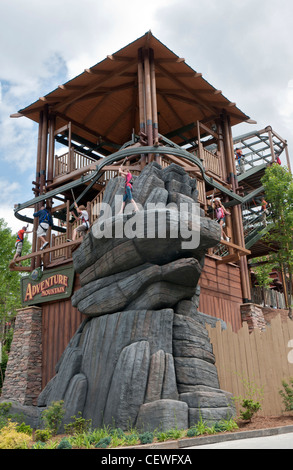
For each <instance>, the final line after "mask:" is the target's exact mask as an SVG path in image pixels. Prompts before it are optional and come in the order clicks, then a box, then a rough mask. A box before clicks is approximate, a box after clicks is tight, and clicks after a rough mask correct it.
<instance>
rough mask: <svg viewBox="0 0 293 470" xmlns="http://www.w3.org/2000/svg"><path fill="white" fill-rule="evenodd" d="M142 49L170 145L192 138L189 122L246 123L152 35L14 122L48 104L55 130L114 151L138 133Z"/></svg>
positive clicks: (35, 114) (62, 87) (34, 117)
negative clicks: (223, 117) (148, 56)
mask: <svg viewBox="0 0 293 470" xmlns="http://www.w3.org/2000/svg"><path fill="white" fill-rule="evenodd" d="M141 48H151V49H153V51H154V62H155V71H156V93H157V110H158V123H159V132H160V134H163V135H171V134H172V140H173V141H174V142H177V143H182V135H183V134H184V133H185V136H186V138H188V137H190V135H191V134H190V128H192V124H193V123H195V122H196V121H197V120H200V121H205V122H208V121H212V119H213V118H214V117H215V116H219V114H220V113H221V112H223V110H225V111H226V112H227V114H228V115H229V116H230V120H231V125H232V126H233V125H235V124H238V123H241V122H244V121H247V120H249V116H247V115H246V114H244V113H243V112H242V111H241V110H240V109H238V108H237V106H236V104H235V103H232V102H230V101H229V100H228V99H227V98H226V97H225V96H224V95H223V94H222V92H221V91H220V90H217V89H215V88H214V87H213V86H212V85H211V84H209V83H208V82H207V81H206V80H205V79H204V78H203V77H202V74H201V73H197V72H196V71H195V70H193V69H192V68H191V67H190V66H189V65H187V64H186V62H185V59H182V58H180V57H178V56H177V55H176V54H175V53H174V52H172V51H171V50H170V49H168V47H166V46H165V45H164V44H162V43H161V42H160V41H159V40H158V39H157V38H156V37H155V36H153V34H152V33H151V32H150V31H149V32H148V33H146V34H145V35H143V36H142V37H140V38H138V39H136V40H135V41H134V42H132V43H130V44H128V45H127V46H126V47H124V48H122V49H120V50H119V51H117V52H115V53H114V54H112V55H109V56H107V57H106V58H105V59H104V60H102V61H101V62H99V63H97V64H96V65H94V66H92V67H90V68H89V69H86V70H85V71H84V72H83V73H81V74H80V75H78V76H77V77H75V78H73V79H72V80H69V81H68V82H66V83H65V84H63V85H59V86H58V88H56V89H55V90H54V91H52V92H50V93H48V94H47V95H45V96H44V97H41V98H39V99H38V100H37V101H35V102H34V103H32V104H31V105H29V106H27V107H26V108H23V109H21V110H20V111H19V112H18V113H17V114H14V115H12V117H16V116H26V117H28V118H29V119H32V120H33V121H35V122H39V119H40V111H41V110H43V109H44V106H45V105H48V108H49V111H50V112H51V113H54V114H55V115H56V128H57V129H58V128H61V127H62V126H64V125H66V124H67V123H68V122H69V121H71V123H72V132H73V134H75V135H77V136H79V137H80V138H81V139H84V140H85V141H88V142H91V143H93V145H96V144H97V143H98V142H103V144H102V147H101V150H102V153H103V150H104V151H106V152H110V151H111V152H112V151H113V148H115V147H116V148H117V147H119V146H121V145H123V144H124V143H125V142H127V141H129V139H130V138H131V135H132V133H133V130H134V132H135V133H138V132H139V112H138V83H137V81H138V75H137V69H138V51H139V49H141ZM186 126H188V127H187V130H185V129H184V128H186Z"/></svg>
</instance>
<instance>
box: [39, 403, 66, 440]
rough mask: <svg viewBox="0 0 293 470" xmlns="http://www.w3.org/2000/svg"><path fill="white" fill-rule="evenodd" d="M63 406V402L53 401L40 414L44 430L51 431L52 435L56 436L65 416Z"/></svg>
mask: <svg viewBox="0 0 293 470" xmlns="http://www.w3.org/2000/svg"><path fill="white" fill-rule="evenodd" d="M63 405H64V401H63V400H60V401H54V402H52V403H51V405H50V406H49V407H48V408H47V409H46V410H44V411H43V413H42V420H43V421H44V423H45V426H46V429H49V430H50V431H52V434H53V435H55V434H57V432H58V429H59V427H60V425H61V423H62V419H63V417H64V414H65V409H64V406H63Z"/></svg>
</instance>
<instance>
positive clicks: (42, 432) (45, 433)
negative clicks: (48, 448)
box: [35, 429, 52, 442]
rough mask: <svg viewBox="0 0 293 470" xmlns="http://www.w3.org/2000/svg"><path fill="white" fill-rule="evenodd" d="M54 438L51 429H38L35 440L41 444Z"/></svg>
mask: <svg viewBox="0 0 293 470" xmlns="http://www.w3.org/2000/svg"><path fill="white" fill-rule="evenodd" d="M51 437H52V432H51V431H50V430H49V429H36V431H35V439H36V440H37V441H40V442H47V441H48V440H49V439H51Z"/></svg>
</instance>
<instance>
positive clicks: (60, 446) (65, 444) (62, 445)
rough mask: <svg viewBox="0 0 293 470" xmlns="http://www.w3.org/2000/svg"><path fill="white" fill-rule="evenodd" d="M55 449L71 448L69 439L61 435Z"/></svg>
mask: <svg viewBox="0 0 293 470" xmlns="http://www.w3.org/2000/svg"><path fill="white" fill-rule="evenodd" d="M57 449H72V445H71V444H70V442H69V440H68V439H66V437H63V439H61V441H60V442H59V444H58V446H57Z"/></svg>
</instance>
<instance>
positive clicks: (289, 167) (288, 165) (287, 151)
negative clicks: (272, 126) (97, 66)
mask: <svg viewBox="0 0 293 470" xmlns="http://www.w3.org/2000/svg"><path fill="white" fill-rule="evenodd" d="M285 153H286V160H287V167H288V170H289V171H290V173H292V172H291V164H290V157H289V150H288V144H287V140H285Z"/></svg>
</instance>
